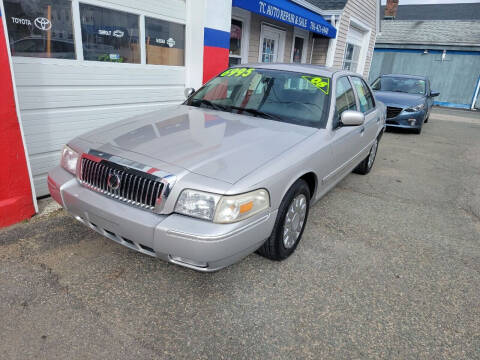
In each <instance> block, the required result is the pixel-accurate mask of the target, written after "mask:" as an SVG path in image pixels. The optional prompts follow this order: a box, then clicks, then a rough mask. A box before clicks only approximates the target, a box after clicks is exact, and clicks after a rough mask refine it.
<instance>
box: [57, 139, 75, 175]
mask: <svg viewBox="0 0 480 360" xmlns="http://www.w3.org/2000/svg"><path fill="white" fill-rule="evenodd" d="M78 157H79V155H78V153H77V152H76V151H75V150H73V149H71V148H70V147H68V146H67V145H65V146H64V147H63V151H62V160H61V161H60V165H61V166H62V167H63V168H64V169H65V170H67V171H68V172H69V173H72V174H73V175H75V173H76V171H77V161H78Z"/></svg>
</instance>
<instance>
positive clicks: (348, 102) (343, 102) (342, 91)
mask: <svg viewBox="0 0 480 360" xmlns="http://www.w3.org/2000/svg"><path fill="white" fill-rule="evenodd" d="M335 96H336V102H335V117H334V119H333V129H336V128H337V127H338V125H339V124H340V118H341V116H342V113H343V112H344V111H346V110H355V111H357V101H356V100H355V94H354V92H353V88H352V85H351V84H350V81H349V80H348V78H347V77H342V78H340V79H338V80H337V88H336V91H335Z"/></svg>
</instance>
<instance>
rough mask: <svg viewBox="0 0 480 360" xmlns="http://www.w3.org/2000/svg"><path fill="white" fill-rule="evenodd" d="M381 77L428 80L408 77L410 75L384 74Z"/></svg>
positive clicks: (415, 76) (421, 77)
mask: <svg viewBox="0 0 480 360" xmlns="http://www.w3.org/2000/svg"><path fill="white" fill-rule="evenodd" d="M381 77H399V78H406V79H418V80H427V77H426V76H420V75H408V74H383V75H381Z"/></svg>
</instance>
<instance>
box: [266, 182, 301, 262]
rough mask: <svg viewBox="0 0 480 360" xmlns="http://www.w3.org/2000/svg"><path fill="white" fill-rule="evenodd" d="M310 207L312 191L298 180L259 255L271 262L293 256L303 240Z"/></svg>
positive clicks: (281, 206)
mask: <svg viewBox="0 0 480 360" xmlns="http://www.w3.org/2000/svg"><path fill="white" fill-rule="evenodd" d="M309 207H310V189H309V187H308V185H307V183H306V182H305V181H304V180H298V181H297V182H296V183H295V184H293V185H292V187H291V188H290V189H289V190H288V192H287V193H286V194H285V196H284V198H283V200H282V203H281V204H280V207H279V209H278V214H277V219H276V221H275V226H274V228H273V232H272V234H271V235H270V237H269V238H268V239H267V241H265V243H264V244H263V245H262V247H261V248H260V249H258V251H257V252H258V253H259V254H260V255H262V256H264V257H266V258H268V259H271V260H284V259H286V258H287V257H289V256H290V255H292V254H293V252H294V251H295V249H296V248H297V246H298V243H299V242H300V239H301V238H302V235H303V231H304V230H305V224H306V223H307V218H308V211H309Z"/></svg>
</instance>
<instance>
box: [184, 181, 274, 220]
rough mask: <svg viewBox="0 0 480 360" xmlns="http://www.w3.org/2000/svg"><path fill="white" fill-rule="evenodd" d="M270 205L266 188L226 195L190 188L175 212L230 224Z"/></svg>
mask: <svg viewBox="0 0 480 360" xmlns="http://www.w3.org/2000/svg"><path fill="white" fill-rule="evenodd" d="M269 206H270V196H269V194H268V191H267V190H264V189H260V190H255V191H252V192H249V193H246V194H241V195H225V196H222V195H217V194H211V193H206V192H203V191H196V190H190V189H188V190H184V191H183V192H182V193H181V195H180V197H179V198H178V201H177V205H176V206H175V212H177V213H180V214H184V215H189V216H193V217H197V218H200V219H205V220H210V221H213V222H215V223H219V224H228V223H233V222H237V221H240V220H244V219H247V218H249V217H250V216H253V215H255V214H257V213H259V212H260V211H262V210H265V209H267V208H268V207H269Z"/></svg>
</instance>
